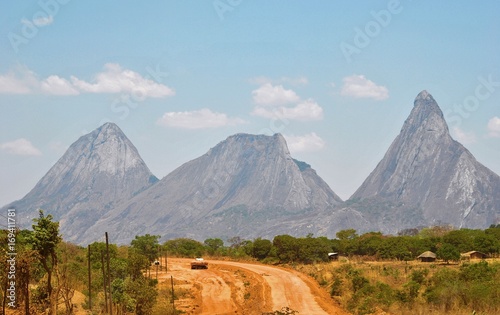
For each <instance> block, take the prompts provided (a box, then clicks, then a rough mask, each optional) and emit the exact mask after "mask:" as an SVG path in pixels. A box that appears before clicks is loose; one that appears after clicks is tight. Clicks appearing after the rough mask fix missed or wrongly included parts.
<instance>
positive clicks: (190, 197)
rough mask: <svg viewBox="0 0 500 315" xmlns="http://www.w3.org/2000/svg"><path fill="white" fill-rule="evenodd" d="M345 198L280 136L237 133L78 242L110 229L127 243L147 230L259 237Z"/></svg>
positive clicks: (194, 235)
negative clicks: (285, 222)
mask: <svg viewBox="0 0 500 315" xmlns="http://www.w3.org/2000/svg"><path fill="white" fill-rule="evenodd" d="M341 202H342V200H341V199H340V198H339V197H338V196H337V195H336V194H335V193H333V191H332V190H331V189H330V188H329V187H328V185H327V184H326V183H325V182H324V181H323V180H322V179H321V178H320V177H319V176H318V175H317V174H316V172H315V171H314V170H313V169H311V168H310V166H309V165H307V164H306V163H303V162H299V161H295V160H293V159H292V157H291V156H290V153H289V151H288V148H287V145H286V141H285V139H284V138H283V136H282V135H280V134H275V135H274V136H264V135H249V134H237V135H234V136H231V137H229V138H227V139H226V140H225V141H223V142H221V143H219V144H218V145H216V146H215V147H213V148H212V149H210V150H209V151H208V152H207V153H206V154H204V155H203V156H201V157H199V158H197V159H195V160H192V161H190V162H187V163H185V164H184V165H182V166H180V167H179V168H177V169H176V170H174V171H173V172H172V173H170V174H168V175H167V176H166V177H165V178H163V179H162V180H161V181H159V182H158V183H157V184H156V185H154V186H153V187H151V188H150V189H148V190H146V191H144V192H142V193H141V194H139V195H137V196H135V197H134V198H132V199H131V200H130V201H128V202H127V203H125V204H123V205H121V206H120V207H119V208H116V209H114V210H112V211H110V212H109V213H107V214H106V215H105V216H103V217H102V218H101V219H100V220H99V221H98V222H97V223H96V224H95V225H94V226H92V227H91V228H90V229H89V230H88V231H87V233H85V235H84V236H83V237H82V238H80V240H81V241H83V242H88V241H91V240H92V239H93V236H94V235H98V234H100V233H102V232H103V231H104V230H106V229H107V230H108V231H109V230H111V231H114V233H115V235H114V237H115V239H117V241H118V242H122V243H123V242H127V241H129V240H130V239H133V237H134V236H135V235H137V234H141V233H150V234H158V235H161V236H163V237H165V238H170V237H192V238H195V239H205V238H206V237H232V236H242V237H258V236H264V235H262V234H261V233H264V231H266V230H269V229H271V230H272V227H276V226H280V225H281V223H282V222H284V221H287V222H292V221H293V220H292V219H293V218H302V217H304V216H307V217H309V218H311V217H314V214H315V213H318V212H320V211H324V210H325V209H327V208H329V207H332V206H335V205H338V204H340V203H341ZM292 225H293V223H292ZM292 229H293V228H292ZM280 231H282V230H280ZM276 232H279V231H278V230H276Z"/></svg>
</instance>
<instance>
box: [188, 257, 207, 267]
mask: <svg viewBox="0 0 500 315" xmlns="http://www.w3.org/2000/svg"><path fill="white" fill-rule="evenodd" d="M191 269H208V262H206V261H204V260H203V258H196V259H195V260H194V261H192V262H191Z"/></svg>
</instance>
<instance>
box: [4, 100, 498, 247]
mask: <svg viewBox="0 0 500 315" xmlns="http://www.w3.org/2000/svg"><path fill="white" fill-rule="evenodd" d="M6 208H16V209H17V213H18V215H19V216H20V217H22V218H23V220H22V222H25V223H29V224H26V225H27V226H29V225H30V224H31V219H32V218H34V217H36V215H37V209H39V208H42V209H44V210H45V211H46V212H47V213H51V214H52V215H53V216H54V218H55V219H56V220H59V221H60V226H61V233H62V234H63V237H64V238H65V239H66V240H68V241H71V242H75V243H79V244H86V243H90V242H93V241H95V240H98V239H101V238H102V235H103V233H104V232H105V231H107V232H109V233H110V235H111V237H112V240H113V242H116V243H128V242H130V240H131V239H133V238H134V237H135V235H142V234H146V233H149V234H157V235H161V236H162V237H163V239H169V238H174V237H190V238H194V239H198V240H204V239H206V238H209V237H220V238H223V239H224V238H229V237H233V236H240V237H242V238H255V237H267V238H272V237H273V236H275V235H278V234H291V235H299V236H300V235H306V234H308V233H313V234H314V235H325V236H328V237H334V235H335V233H336V232H337V231H339V230H341V229H347V228H355V229H357V230H358V231H360V232H367V231H382V232H384V233H397V232H398V231H400V230H402V229H405V228H413V227H418V226H431V225H438V224H451V225H453V226H456V227H470V228H485V227H487V226H489V225H490V224H493V223H498V222H499V221H500V177H499V176H498V175H497V174H495V173H493V172H492V171H490V170H489V169H488V168H486V167H485V166H483V165H482V164H480V163H479V162H477V161H476V160H475V158H474V157H473V156H472V154H471V153H470V152H469V151H467V149H465V148H464V147H463V146H462V145H461V144H459V143H458V142H456V141H454V140H453V139H452V138H451V136H450V134H449V131H448V127H447V125H446V122H445V120H444V118H443V114H442V112H441V110H440V108H439V106H438V105H437V103H436V102H435V101H434V99H433V98H432V96H431V95H430V94H429V93H427V92H426V91H423V92H421V93H420V94H419V95H418V96H417V98H416V99H415V103H414V107H413V110H412V112H411V114H410V116H409V117H408V119H407V120H406V122H405V123H404V125H403V128H402V130H401V132H400V134H399V135H398V136H397V138H396V139H395V140H394V142H393V143H392V145H391V146H390V148H389V150H388V151H387V153H386V155H385V156H384V158H383V159H382V161H381V162H380V163H379V164H378V165H377V167H376V168H375V170H374V171H373V172H372V173H371V174H370V175H369V177H368V178H367V179H366V180H365V182H364V183H363V184H362V185H361V187H360V188H359V189H358V190H357V191H356V192H355V193H354V195H353V196H352V197H351V198H350V199H349V200H347V201H346V202H343V201H342V200H341V199H340V198H339V197H338V196H337V195H336V194H335V193H334V192H333V191H332V190H331V189H330V187H329V186H328V185H327V184H326V183H325V182H324V181H323V180H322V179H321V177H320V176H318V174H316V172H315V171H314V170H313V169H312V168H311V167H310V165H308V164H307V163H305V162H301V161H297V160H295V159H293V158H292V156H291V155H290V152H289V151H288V148H287V145H286V141H285V139H284V138H283V136H281V135H280V134H275V135H274V136H264V135H249V134H236V135H233V136H230V137H229V138H227V139H226V140H224V141H222V142H221V143H219V144H217V145H216V146H215V147H213V148H212V149H210V150H209V151H208V152H207V153H206V154H204V155H203V156H201V157H199V158H197V159H194V160H192V161H190V162H187V163H185V164H183V165H182V166H180V167H179V168H177V169H176V170H174V171H173V172H172V173H170V174H168V175H167V176H165V177H164V178H163V179H161V180H159V181H158V179H157V178H156V177H155V176H154V175H153V174H152V173H151V172H150V171H149V169H148V167H147V166H146V164H145V163H144V161H143V160H142V159H141V157H140V155H139V153H138V152H137V150H136V148H135V147H134V146H133V144H132V143H131V142H130V140H128V138H127V137H126V136H125V135H124V134H123V132H122V131H121V130H120V129H119V128H118V126H116V125H115V124H112V123H107V124H105V125H103V126H101V127H100V128H98V129H96V130H95V131H93V132H91V133H89V134H88V135H85V136H83V137H81V138H80V139H78V140H77V141H76V142H75V143H74V144H73V145H71V146H70V148H69V149H68V150H67V152H66V153H65V154H64V155H63V157H62V158H61V159H60V160H59V161H58V162H57V163H56V164H55V165H54V166H53V167H52V168H51V169H50V170H49V172H48V173H47V174H46V175H45V176H44V177H43V178H42V179H41V180H40V181H39V182H38V183H37V184H36V186H35V187H34V188H33V189H32V190H31V191H30V192H29V193H28V194H27V195H26V196H25V197H24V198H22V199H21V200H18V201H15V202H13V203H11V204H9V205H7V206H5V207H4V209H6Z"/></svg>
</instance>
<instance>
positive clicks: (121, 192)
mask: <svg viewBox="0 0 500 315" xmlns="http://www.w3.org/2000/svg"><path fill="white" fill-rule="evenodd" d="M157 181H158V179H157V178H156V177H155V176H154V175H153V174H152V173H151V172H150V171H149V169H148V167H147V166H146V164H145V163H144V161H143V160H142V159H141V157H140V155H139V153H138V152H137V149H136V148H135V147H134V145H133V144H132V143H131V142H130V140H129V139H128V138H127V137H126V136H125V135H124V134H123V132H122V131H121V130H120V128H118V126H117V125H115V124H113V123H106V124H104V125H103V126H101V127H100V128H98V129H96V130H94V131H93V132H91V133H89V134H87V135H84V136H82V137H80V138H79V139H78V140H77V141H76V142H75V143H73V144H72V145H71V146H70V147H69V148H68V150H67V151H66V152H65V154H64V155H63V156H62V157H61V158H60V159H59V161H57V162H56V164H55V165H54V166H53V167H52V168H51V169H50V170H49V171H48V172H47V174H46V175H45V176H44V177H43V178H42V179H41V180H40V181H39V182H38V183H37V184H36V186H35V187H34V188H33V189H32V190H31V191H30V192H29V193H28V194H27V195H26V196H25V197H24V198H22V199H20V200H18V201H15V202H13V203H11V204H9V205H7V206H6V207H5V208H7V207H9V208H16V210H17V214H18V218H19V219H20V221H21V224H23V225H24V226H25V227H31V224H32V219H33V218H35V217H37V216H38V209H44V210H45V212H46V214H48V213H50V214H52V215H53V216H54V219H55V220H58V221H60V229H61V233H62V234H63V237H64V239H65V240H68V241H77V240H78V239H79V237H80V236H81V235H82V234H83V233H84V232H85V231H86V230H87V229H88V228H89V227H90V226H92V225H93V224H94V223H95V222H96V221H97V220H98V219H99V218H100V217H102V216H103V215H104V214H106V213H108V212H109V211H111V210H112V209H114V208H115V207H116V205H118V204H119V203H120V202H123V201H126V200H129V199H130V198H131V197H133V196H134V195H136V194H138V193H140V192H141V191H143V190H145V189H146V188H148V187H150V186H151V185H152V184H154V183H155V182H157ZM94 240H95V239H94Z"/></svg>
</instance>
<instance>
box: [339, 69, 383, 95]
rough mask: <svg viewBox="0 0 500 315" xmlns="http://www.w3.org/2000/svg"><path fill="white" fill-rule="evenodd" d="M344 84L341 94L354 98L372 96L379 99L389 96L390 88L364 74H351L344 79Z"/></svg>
mask: <svg viewBox="0 0 500 315" xmlns="http://www.w3.org/2000/svg"><path fill="white" fill-rule="evenodd" d="M342 81H343V82H344V85H343V86H342V89H341V91H340V95H342V96H349V97H354V98H371V99H374V100H377V101H381V100H385V99H387V98H389V90H388V89H387V88H386V87H385V86H381V85H377V84H375V82H373V81H371V80H368V79H367V78H366V77H365V76H364V75H351V76H348V77H345V78H344V79H342Z"/></svg>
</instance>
